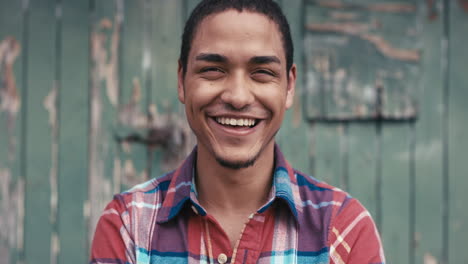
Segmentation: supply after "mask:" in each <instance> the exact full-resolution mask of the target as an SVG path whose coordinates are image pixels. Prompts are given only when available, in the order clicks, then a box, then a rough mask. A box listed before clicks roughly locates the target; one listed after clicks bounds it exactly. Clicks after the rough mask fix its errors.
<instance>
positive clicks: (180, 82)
mask: <svg viewBox="0 0 468 264" xmlns="http://www.w3.org/2000/svg"><path fill="white" fill-rule="evenodd" d="M177 94H178V96H179V101H180V102H181V103H183V104H185V87H184V67H183V66H182V63H181V62H180V60H179V63H178V66H177Z"/></svg>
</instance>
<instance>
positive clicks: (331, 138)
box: [313, 124, 349, 191]
mask: <svg viewBox="0 0 468 264" xmlns="http://www.w3.org/2000/svg"><path fill="white" fill-rule="evenodd" d="M345 127H346V128H345ZM346 129H347V125H346V124H336V125H323V124H316V125H314V130H313V132H314V135H315V144H314V145H315V150H316V151H315V153H314V163H315V176H316V177H317V178H318V179H320V180H323V181H325V182H327V183H329V184H331V185H333V186H335V187H338V188H342V189H344V190H345V191H349V190H348V187H349V186H347V183H348V182H347V180H348V178H347V176H348V174H347V173H348V172H349V171H348V170H349V167H348V166H347V163H346V161H347V160H348V159H349V153H348V152H347V147H348V145H347V139H348V134H347V130H346Z"/></svg>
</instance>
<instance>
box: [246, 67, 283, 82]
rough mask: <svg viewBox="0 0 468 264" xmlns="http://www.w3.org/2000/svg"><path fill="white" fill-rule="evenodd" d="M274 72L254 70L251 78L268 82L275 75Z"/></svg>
mask: <svg viewBox="0 0 468 264" xmlns="http://www.w3.org/2000/svg"><path fill="white" fill-rule="evenodd" d="M276 76H277V75H276V73H274V72H273V71H270V70H263V69H260V70H256V71H254V72H253V73H252V78H253V79H254V80H256V81H257V82H263V83H265V82H269V81H272V80H273V79H274V78H275V77H276Z"/></svg>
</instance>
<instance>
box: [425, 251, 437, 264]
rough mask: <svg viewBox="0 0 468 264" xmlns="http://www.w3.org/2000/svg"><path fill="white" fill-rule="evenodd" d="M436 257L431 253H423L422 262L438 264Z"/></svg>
mask: <svg viewBox="0 0 468 264" xmlns="http://www.w3.org/2000/svg"><path fill="white" fill-rule="evenodd" d="M438 263H439V262H438V261H437V259H436V258H435V257H434V256H432V255H431V253H428V252H426V253H425V254H424V264H438Z"/></svg>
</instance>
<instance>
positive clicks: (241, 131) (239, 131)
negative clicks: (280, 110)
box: [208, 118, 262, 137]
mask: <svg viewBox="0 0 468 264" xmlns="http://www.w3.org/2000/svg"><path fill="white" fill-rule="evenodd" d="M208 120H209V121H208V122H209V123H211V124H212V125H211V126H213V128H214V129H215V130H218V131H221V132H222V133H223V134H226V135H230V136H236V137H237V136H247V135H249V134H252V133H254V132H255V131H257V129H258V124H260V123H261V121H262V120H256V125H255V126H252V127H249V126H232V127H231V126H226V125H222V124H220V123H218V122H217V121H216V118H208Z"/></svg>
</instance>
